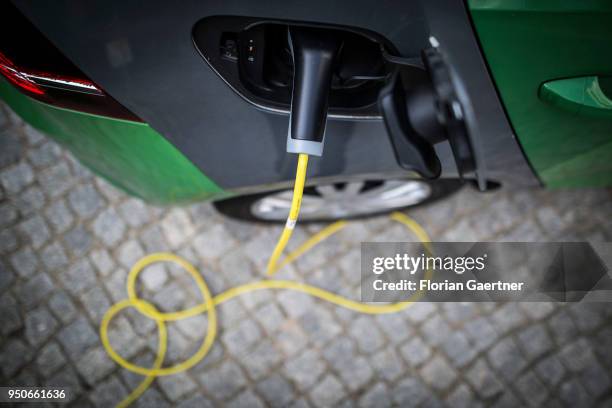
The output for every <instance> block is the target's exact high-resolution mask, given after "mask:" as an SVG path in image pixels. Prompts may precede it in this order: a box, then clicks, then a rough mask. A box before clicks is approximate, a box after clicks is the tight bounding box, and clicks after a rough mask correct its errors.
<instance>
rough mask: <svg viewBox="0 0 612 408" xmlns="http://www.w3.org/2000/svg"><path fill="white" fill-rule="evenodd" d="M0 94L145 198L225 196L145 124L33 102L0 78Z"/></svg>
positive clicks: (105, 173) (93, 167) (116, 182)
mask: <svg viewBox="0 0 612 408" xmlns="http://www.w3.org/2000/svg"><path fill="white" fill-rule="evenodd" d="M0 97H1V98H2V99H3V100H4V101H5V102H6V103H7V104H8V105H9V106H10V107H11V108H12V109H13V110H14V111H15V112H16V113H17V114H18V115H19V116H21V117H22V118H23V119H24V120H25V121H26V122H27V123H29V124H30V125H32V126H34V127H35V128H37V129H39V130H41V131H43V132H44V133H45V134H47V135H49V136H50V137H52V138H53V139H54V140H56V141H57V142H59V143H61V144H62V145H64V146H66V147H67V148H68V149H69V150H70V151H71V152H72V153H73V154H74V155H75V156H76V157H77V158H78V159H79V160H80V161H81V162H82V163H83V164H84V165H86V166H87V167H88V168H90V169H91V170H92V171H94V172H95V173H97V174H100V175H103V176H104V177H105V178H106V179H107V180H109V181H110V182H111V183H112V184H114V185H116V186H117V187H120V188H121V189H123V190H125V191H127V192H128V193H130V194H132V195H135V196H138V197H140V198H142V199H144V200H146V201H148V202H152V203H159V204H180V203H187V202H192V201H199V200H204V199H211V198H215V197H217V198H219V197H226V196H228V194H227V192H224V191H223V190H222V189H221V188H220V187H219V186H218V185H217V184H215V183H214V182H213V181H212V180H210V179H209V178H207V177H206V176H205V175H204V174H203V173H202V172H201V171H200V170H199V169H198V168H197V167H195V166H194V165H193V163H191V162H190V161H189V160H188V159H187V158H186V157H185V156H184V155H183V154H181V152H179V151H178V150H177V149H176V148H175V147H174V146H172V144H170V143H169V142H168V141H167V140H166V139H165V138H164V137H162V136H161V135H160V134H159V133H157V132H156V131H155V130H153V129H152V128H151V127H150V126H149V125H147V124H145V123H140V122H131V121H126V120H120V119H113V118H108V117H102V116H97V115H92V114H88V113H82V112H76V111H72V110H68V109H63V108H57V107H54V106H51V105H47V104H45V103H42V102H38V101H36V100H34V99H32V98H30V97H28V96H25V95H23V94H21V93H20V92H19V91H17V90H16V89H15V88H13V87H12V86H11V85H9V84H8V82H6V81H5V80H4V79H2V78H0Z"/></svg>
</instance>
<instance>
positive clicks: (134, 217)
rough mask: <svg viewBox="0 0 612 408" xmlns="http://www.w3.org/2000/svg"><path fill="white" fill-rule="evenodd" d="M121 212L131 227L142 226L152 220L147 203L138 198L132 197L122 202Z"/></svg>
mask: <svg viewBox="0 0 612 408" xmlns="http://www.w3.org/2000/svg"><path fill="white" fill-rule="evenodd" d="M119 214H121V216H122V217H123V220H124V221H125V222H126V224H127V225H129V226H130V227H141V226H143V225H145V224H147V223H148V222H149V221H150V220H151V217H150V216H149V211H148V209H147V206H146V204H145V203H143V202H142V201H141V200H139V199H136V198H130V199H128V200H126V201H125V202H123V203H121V204H120V205H119Z"/></svg>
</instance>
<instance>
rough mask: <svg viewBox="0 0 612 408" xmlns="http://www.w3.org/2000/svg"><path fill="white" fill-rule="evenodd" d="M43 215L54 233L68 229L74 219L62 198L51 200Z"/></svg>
mask: <svg viewBox="0 0 612 408" xmlns="http://www.w3.org/2000/svg"><path fill="white" fill-rule="evenodd" d="M45 217H46V219H47V221H48V222H49V224H51V227H52V228H53V230H54V231H55V232H56V233H60V234H61V233H62V232H65V231H67V230H68V228H70V226H71V225H72V223H73V221H74V216H73V215H72V213H71V212H70V210H69V209H68V207H67V206H66V204H65V202H64V200H57V201H53V202H52V203H51V204H50V205H49V207H47V209H46V210H45Z"/></svg>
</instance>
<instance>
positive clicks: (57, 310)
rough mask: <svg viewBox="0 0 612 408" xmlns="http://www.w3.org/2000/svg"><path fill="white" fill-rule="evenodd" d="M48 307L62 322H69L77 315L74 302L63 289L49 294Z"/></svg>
mask: <svg viewBox="0 0 612 408" xmlns="http://www.w3.org/2000/svg"><path fill="white" fill-rule="evenodd" d="M49 308H50V309H51V311H52V312H53V313H54V314H55V316H56V317H57V318H58V319H59V320H61V321H62V322H63V323H68V322H70V321H71V320H72V319H73V318H74V317H75V316H76V315H77V310H76V307H75V306H74V303H73V302H72V300H70V298H69V297H68V295H67V294H66V293H65V292H63V291H59V292H55V293H54V294H53V296H51V298H50V299H49Z"/></svg>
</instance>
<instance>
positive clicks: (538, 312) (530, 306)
mask: <svg viewBox="0 0 612 408" xmlns="http://www.w3.org/2000/svg"><path fill="white" fill-rule="evenodd" d="M519 306H520V307H521V309H523V313H525V314H526V315H527V316H529V317H530V318H532V319H534V320H539V319H542V318H544V317H546V316H548V315H549V314H550V313H552V312H553V311H554V310H555V305H554V303H551V302H528V303H519Z"/></svg>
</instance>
